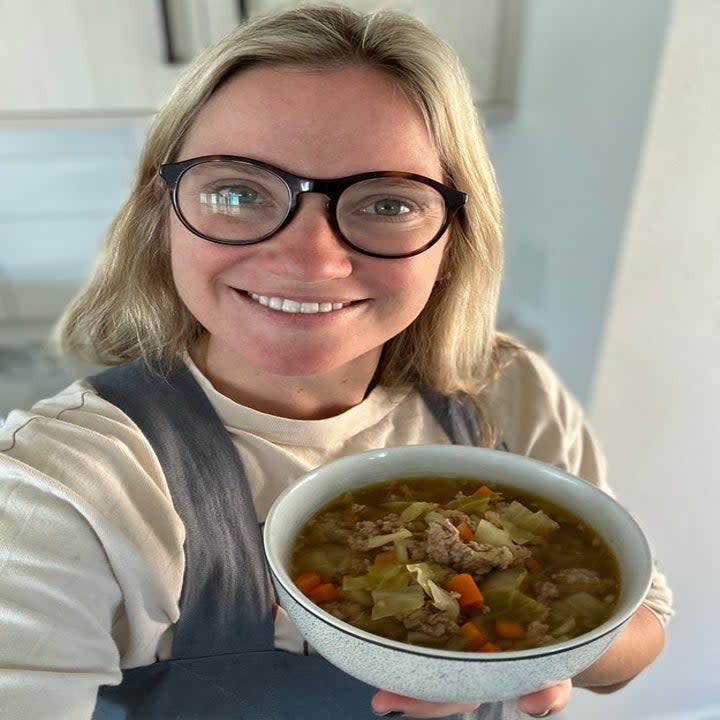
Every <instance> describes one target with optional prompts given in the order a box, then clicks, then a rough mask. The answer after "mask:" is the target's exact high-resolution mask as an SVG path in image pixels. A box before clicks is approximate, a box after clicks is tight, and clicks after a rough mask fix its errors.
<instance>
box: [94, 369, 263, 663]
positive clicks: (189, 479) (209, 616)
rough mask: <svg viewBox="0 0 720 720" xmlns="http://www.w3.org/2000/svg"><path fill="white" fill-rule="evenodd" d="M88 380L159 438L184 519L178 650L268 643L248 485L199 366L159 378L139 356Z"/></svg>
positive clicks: (192, 652)
mask: <svg viewBox="0 0 720 720" xmlns="http://www.w3.org/2000/svg"><path fill="white" fill-rule="evenodd" d="M88 380H89V382H90V384H91V385H93V387H94V388H95V389H96V391H97V392H98V394H99V395H100V396H101V397H103V398H105V399H106V400H108V401H109V402H111V403H112V404H113V405H115V406H116V407H118V408H120V409H121V410H122V411H123V412H124V413H125V414H126V415H128V416H129V417H130V418H131V419H132V420H133V421H134V422H135V423H136V425H137V426H138V427H139V428H140V431H141V432H142V433H143V435H144V436H145V437H146V438H147V440H148V442H149V443H150V444H151V445H152V447H153V448H154V450H155V452H156V453H157V456H158V459H159V461H160V465H161V466H162V468H163V471H164V473H165V476H166V478H167V482H168V486H169V488H170V493H171V495H172V500H173V504H174V506H175V510H176V511H177V513H178V515H179V516H180V518H181V519H182V521H183V523H184V525H185V531H186V540H185V558H186V564H185V577H184V581H183V588H182V593H181V596H180V619H179V621H178V624H177V626H176V628H175V635H174V642H173V652H172V656H173V657H174V658H189V657H203V656H206V655H211V654H222V653H231V652H238V651H240V650H245V651H253V650H271V649H272V648H273V646H274V643H273V634H274V631H273V619H272V606H273V601H274V594H273V592H272V589H271V583H270V578H269V574H268V572H267V568H266V565H265V555H264V551H263V544H262V537H261V533H260V526H259V523H258V519H257V516H256V514H255V510H254V505H253V501H252V497H251V494H250V488H249V486H248V482H247V478H246V476H245V471H244V469H243V466H242V462H241V460H240V456H239V455H238V452H237V450H236V449H235V447H234V445H233V444H232V440H231V439H230V435H229V433H228V431H227V430H226V428H225V427H224V425H223V424H222V422H221V421H220V418H219V417H218V415H217V413H216V412H215V410H214V409H213V407H212V405H211V404H210V401H209V400H208V399H207V396H206V395H205V393H204V392H203V390H202V388H200V386H199V385H198V384H197V382H196V381H195V378H194V377H193V376H192V373H191V372H190V371H189V370H188V368H187V367H185V366H184V365H181V366H180V367H179V368H178V369H177V370H176V371H175V372H174V373H173V374H171V375H170V376H169V377H160V376H158V375H156V374H154V373H152V372H151V371H150V370H149V369H148V367H147V366H146V365H145V363H144V362H143V361H141V360H135V361H133V362H130V363H126V364H124V365H118V366H116V367H113V368H110V369H108V370H105V371H103V372H101V373H99V374H97V375H93V376H92V377H90V378H88ZM239 609H241V610H240V611H239Z"/></svg>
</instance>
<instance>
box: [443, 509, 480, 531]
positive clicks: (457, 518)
mask: <svg viewBox="0 0 720 720" xmlns="http://www.w3.org/2000/svg"><path fill="white" fill-rule="evenodd" d="M445 515H446V517H447V518H448V519H449V520H451V521H452V524H453V525H459V524H460V523H461V522H464V523H467V524H468V525H469V526H470V527H471V528H474V527H475V523H473V521H472V520H471V519H470V516H469V515H466V514H465V513H464V512H463V511H462V510H445Z"/></svg>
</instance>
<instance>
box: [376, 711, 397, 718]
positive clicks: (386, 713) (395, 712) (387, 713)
mask: <svg viewBox="0 0 720 720" xmlns="http://www.w3.org/2000/svg"><path fill="white" fill-rule="evenodd" d="M373 713H374V714H375V715H377V716H378V717H404V716H405V713H404V712H403V711H402V710H388V711H387V712H384V713H381V712H378V711H377V710H373Z"/></svg>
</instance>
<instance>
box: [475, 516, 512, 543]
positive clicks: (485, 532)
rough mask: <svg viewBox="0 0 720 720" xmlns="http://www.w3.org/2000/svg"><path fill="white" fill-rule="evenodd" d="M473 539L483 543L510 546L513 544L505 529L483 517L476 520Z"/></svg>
mask: <svg viewBox="0 0 720 720" xmlns="http://www.w3.org/2000/svg"><path fill="white" fill-rule="evenodd" d="M475 539H476V540H477V541H478V542H479V543H485V544H487V545H498V546H506V547H511V546H512V544H513V542H512V538H511V537H510V533H509V532H508V531H507V530H505V529H503V528H499V527H497V526H496V525H493V524H492V523H491V522H488V521H487V520H485V519H482V520H480V521H479V522H478V524H477V527H476V528H475Z"/></svg>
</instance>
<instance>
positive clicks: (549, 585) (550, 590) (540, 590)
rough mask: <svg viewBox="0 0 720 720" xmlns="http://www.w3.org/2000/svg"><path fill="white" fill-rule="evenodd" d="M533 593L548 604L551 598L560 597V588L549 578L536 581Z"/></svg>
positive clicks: (538, 599) (540, 600)
mask: <svg viewBox="0 0 720 720" xmlns="http://www.w3.org/2000/svg"><path fill="white" fill-rule="evenodd" d="M533 595H534V596H535V599H536V600H537V601H538V602H541V603H543V605H547V604H548V603H549V602H550V600H555V598H559V597H560V588H559V587H558V586H557V585H556V584H555V583H553V582H550V581H549V580H541V581H540V582H537V583H535V585H534V592H533Z"/></svg>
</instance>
